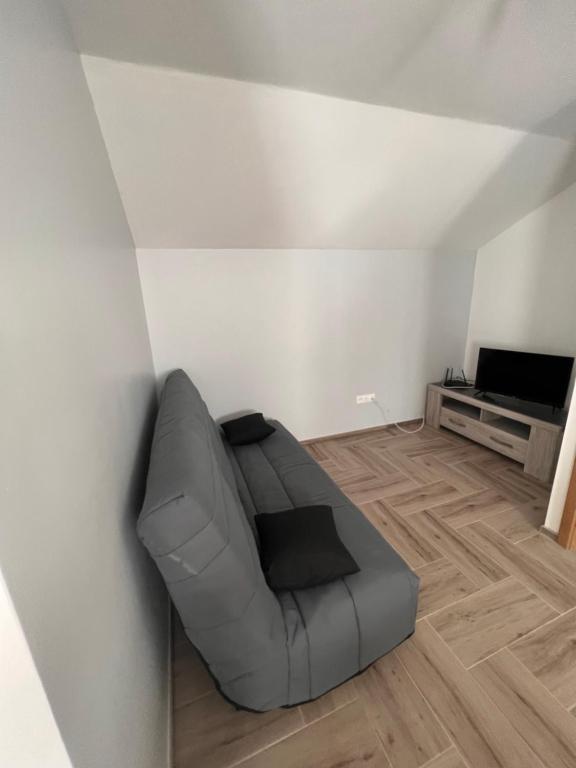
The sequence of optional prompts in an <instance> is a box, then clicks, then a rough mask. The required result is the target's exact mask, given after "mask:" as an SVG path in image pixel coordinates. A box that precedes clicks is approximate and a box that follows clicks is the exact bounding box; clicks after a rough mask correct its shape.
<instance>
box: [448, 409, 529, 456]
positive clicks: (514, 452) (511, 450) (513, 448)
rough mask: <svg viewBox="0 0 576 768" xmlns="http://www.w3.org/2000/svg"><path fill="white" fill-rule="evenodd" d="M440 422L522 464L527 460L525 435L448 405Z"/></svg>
mask: <svg viewBox="0 0 576 768" xmlns="http://www.w3.org/2000/svg"><path fill="white" fill-rule="evenodd" d="M440 424H441V426H443V427H445V428H446V429H450V430H452V431H453V432H457V433H458V434H459V435H463V436H464V437H468V438H469V439H470V440H473V441H474V442H476V443H480V444H481V445H484V446H486V447H487V448H491V449H492V450H493V451H497V452H498V453H501V454H503V455H504V456H508V458H509V459H514V461H519V462H520V463H522V464H523V463H524V462H525V461H526V456H527V454H528V440H526V439H525V438H523V437H518V435H513V434H510V433H509V432H506V431H505V430H503V429H498V427H495V426H491V425H490V424H489V423H488V422H483V421H479V420H478V419H474V418H471V417H470V416H466V415H465V414H462V413H458V412H457V411H454V410H451V409H450V408H446V407H443V408H442V410H441V412H440Z"/></svg>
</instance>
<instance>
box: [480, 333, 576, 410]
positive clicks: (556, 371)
mask: <svg viewBox="0 0 576 768" xmlns="http://www.w3.org/2000/svg"><path fill="white" fill-rule="evenodd" d="M573 363H574V358H573V357H561V356H559V355H537V354H534V353H532V352H511V351H509V350H505V349H487V348H486V347H481V348H480V352H479V355H478V369H477V372H476V389H479V390H480V391H481V392H491V393H494V394H498V395H507V396H508V397H517V398H519V399H521V400H529V401H531V402H533V403H542V404H544V405H551V406H554V407H555V408H563V407H564V403H565V401H566V395H567V394H568V386H569V384H570V377H571V374H572V365H573Z"/></svg>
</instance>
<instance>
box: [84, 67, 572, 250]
mask: <svg viewBox="0 0 576 768" xmlns="http://www.w3.org/2000/svg"><path fill="white" fill-rule="evenodd" d="M83 60H84V68H85V71H86V74H87V78H88V83H89V86H90V89H91V92H92V96H93V100H94V103H95V106H96V111H97V114H98V117H99V120H100V124H101V126H102V131H103V134H104V138H105V141H106V144H107V147H108V152H109V155H110V159H111V162H112V166H113V168H114V172H115V174H116V178H117V181H118V185H119V188H120V192H121V195H122V199H123V202H124V206H125V209H126V213H127V216H128V220H129V222H130V225H131V228H132V232H133V235H134V239H135V242H136V245H137V246H139V247H142V248H194V247H198V248H200V247H203V248H393V249H398V248H406V249H409V248H414V249H430V248H447V247H450V248H452V247H455V248H456V247H457V248H464V249H476V248H478V247H479V246H480V245H482V244H484V243H485V242H486V241H487V240H489V239H491V238H492V237H494V236H495V235H496V234H498V233H499V232H501V231H502V230H504V229H505V228H506V227H508V226H510V224H512V223H513V222H514V221H516V220H517V219H519V218H521V217H522V216H523V215H525V214H526V213H528V212H529V211H530V210H532V209H534V208H536V207H538V206H539V205H540V204H541V203H543V202H544V201H545V200H546V199H548V198H549V197H551V196H553V195H554V194H555V193H556V192H558V191H560V190H561V189H563V188H564V187H566V186H567V185H568V184H569V183H571V182H572V181H573V180H574V179H575V178H576V151H575V150H576V147H575V145H574V144H573V143H571V142H568V141H566V140H564V139H560V138H555V137H550V136H543V135H537V134H528V133H525V132H521V131H518V130H513V129H509V128H503V127H500V126H493V125H482V124H479V123H474V122H469V121H464V120H457V119H453V118H446V117H437V116H433V115H426V114H417V113H414V112H409V111H406V110H400V109H395V108H390V107H382V106H374V105H368V104H362V103H358V102H353V101H349V100H344V99H336V98H333V97H326V96H319V95H316V94H310V93H305V92H302V91H294V90H288V89H285V88H276V87H271V86H265V85H259V84H254V83H245V82H241V81H237V80H227V79H223V78H214V77H207V76H203V75H194V74H190V73H183V72H178V71H175V70H170V69H160V68H155V67H149V66H141V65H134V64H127V63H123V62H117V61H111V60H108V59H101V58H95V57H90V56H87V57H83Z"/></svg>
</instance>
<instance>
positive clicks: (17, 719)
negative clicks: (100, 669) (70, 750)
mask: <svg viewBox="0 0 576 768" xmlns="http://www.w3.org/2000/svg"><path fill="white" fill-rule="evenodd" d="M0 637H1V638H2V642H1V643H0V669H1V670H2V685H0V723H1V724H2V727H1V728H0V765H2V766H6V768H38V767H39V766H42V768H72V763H71V762H70V758H69V757H68V754H67V753H66V748H65V747H64V744H63V742H62V738H61V736H60V732H59V730H58V726H57V725H56V722H55V721H54V716H53V714H52V710H51V709H50V704H49V703H48V700H47V698H46V694H45V692H44V688H43V687H42V683H41V681H40V677H39V676H38V672H37V671H36V667H35V666H34V661H33V659H32V654H31V653H30V649H29V648H28V644H27V643H26V638H25V637H24V632H23V631H22V627H21V625H20V622H19V620H18V616H17V615H16V611H15V610H14V606H13V604H12V601H11V600H10V595H9V594H8V589H7V587H6V584H5V582H4V578H3V576H2V573H1V572H0ZM31 733H34V738H31Z"/></svg>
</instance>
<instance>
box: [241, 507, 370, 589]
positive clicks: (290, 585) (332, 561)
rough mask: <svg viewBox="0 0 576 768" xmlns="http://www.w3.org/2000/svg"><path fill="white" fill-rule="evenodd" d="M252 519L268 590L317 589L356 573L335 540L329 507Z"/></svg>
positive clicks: (353, 562)
mask: <svg viewBox="0 0 576 768" xmlns="http://www.w3.org/2000/svg"><path fill="white" fill-rule="evenodd" d="M254 519H255V521H256V527H257V529H258V534H259V537H260V559H261V561H262V569H263V571H264V575H265V577H266V581H267V582H268V585H269V586H270V588H271V589H274V590H280V589H306V588H307V587H317V586H319V585H320V584H327V583H328V582H330V581H334V579H338V578H340V577H342V576H349V575H350V574H352V573H358V571H359V570H360V569H359V568H358V566H357V564H356V561H355V560H354V558H353V557H352V555H351V554H350V552H348V550H347V549H346V547H345V546H344V544H343V543H342V541H341V539H340V537H339V536H338V531H337V530H336V525H335V523H334V515H333V514H332V509H331V507H328V506H311V507H297V508H296V509H287V510H286V511H284V512H268V513H265V514H259V515H256V516H255V518H254Z"/></svg>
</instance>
